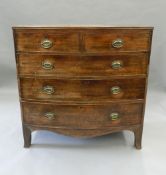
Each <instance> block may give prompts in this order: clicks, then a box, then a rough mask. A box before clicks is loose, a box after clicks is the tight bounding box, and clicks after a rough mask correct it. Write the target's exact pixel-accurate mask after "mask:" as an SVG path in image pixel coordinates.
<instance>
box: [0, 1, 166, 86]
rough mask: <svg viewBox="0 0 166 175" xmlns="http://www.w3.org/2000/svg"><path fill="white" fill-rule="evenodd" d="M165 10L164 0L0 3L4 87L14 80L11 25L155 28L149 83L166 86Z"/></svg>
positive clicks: (0, 44) (1, 70) (0, 43)
mask: <svg viewBox="0 0 166 175" xmlns="http://www.w3.org/2000/svg"><path fill="white" fill-rule="evenodd" d="M165 8H166V2H165V1H164V0H0V41H1V42H0V57H1V59H0V78H1V84H2V85H3V82H4V81H5V80H4V77H5V76H4V75H6V76H7V77H8V78H9V80H10V79H11V78H12V79H14V78H15V76H14V75H15V60H14V48H13V40H12V39H13V37H12V30H11V27H12V26H15V25H71V24H74V25H84V24H85V25H110V26H154V27H155V29H154V35H153V45H152V56H151V67H150V82H152V83H153V84H159V85H160V87H163V86H165V85H166V79H165V64H166V59H165V55H166V49H164V48H166V33H165V31H166V22H165V17H164V16H165ZM4 83H6V82H4ZM11 83H12V82H11ZM13 83H14V81H13ZM8 87H10V84H9V86H8Z"/></svg>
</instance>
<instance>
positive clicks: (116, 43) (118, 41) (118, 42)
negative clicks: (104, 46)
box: [112, 39, 124, 48]
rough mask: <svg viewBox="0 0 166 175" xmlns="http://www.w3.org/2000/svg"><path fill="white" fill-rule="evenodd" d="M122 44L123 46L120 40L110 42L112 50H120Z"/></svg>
mask: <svg viewBox="0 0 166 175" xmlns="http://www.w3.org/2000/svg"><path fill="white" fill-rule="evenodd" d="M123 44H124V42H123V40H122V39H116V40H114V41H113V42H112V46H113V47H114V48H121V47H123Z"/></svg>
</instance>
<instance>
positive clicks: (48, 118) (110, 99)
mask: <svg viewBox="0 0 166 175" xmlns="http://www.w3.org/2000/svg"><path fill="white" fill-rule="evenodd" d="M152 31H153V28H151V27H13V34H14V43H15V55H16V64H17V74H18V75H17V77H18V84H19V94H20V103H21V111H22V125H23V135H24V146H25V147H29V146H30V145H31V133H32V131H34V130H41V129H44V130H50V131H54V132H57V133H60V134H64V135H69V136H75V137H94V136H100V135H105V134H109V133H112V132H119V131H122V130H130V131H132V132H134V136H135V142H134V143H135V147H136V148H137V149H140V148H141V138H142V130H143V120H144V111H145V100H146V89H147V77H148V66H149V59H150V51H151V40H152Z"/></svg>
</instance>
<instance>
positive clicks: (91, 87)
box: [20, 78, 146, 101]
mask: <svg viewBox="0 0 166 175" xmlns="http://www.w3.org/2000/svg"><path fill="white" fill-rule="evenodd" d="M145 81H146V79H145V78H128V79H124V78H121V79H111V80H74V79H71V80H69V79H63V80H62V79H48V78H47V79H36V78H20V86H21V89H20V90H21V96H22V98H24V99H36V100H56V101H58V100H69V101H70V100H78V101H86V100H88V101H89V100H90V101H95V100H99V101H105V100H106V101H109V100H116V99H123V100H126V99H143V98H144V88H145ZM118 91H120V92H118Z"/></svg>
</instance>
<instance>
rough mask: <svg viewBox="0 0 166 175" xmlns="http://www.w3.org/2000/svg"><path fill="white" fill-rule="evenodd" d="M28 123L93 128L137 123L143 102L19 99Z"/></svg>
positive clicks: (139, 120)
mask: <svg viewBox="0 0 166 175" xmlns="http://www.w3.org/2000/svg"><path fill="white" fill-rule="evenodd" d="M22 108H23V120H24V122H25V123H27V124H33V125H43V126H45V127H46V126H52V127H54V126H61V127H67V128H75V129H77V128H78V129H79V128H81V129H88V128H89V129H94V128H103V129H104V128H106V127H112V126H125V125H135V124H140V122H141V119H142V117H141V116H142V110H143V104H141V103H132V104H119V103H113V104H107V105H59V104H51V103H49V104H48V103H47V104H39V103H27V102H23V103H22Z"/></svg>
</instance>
